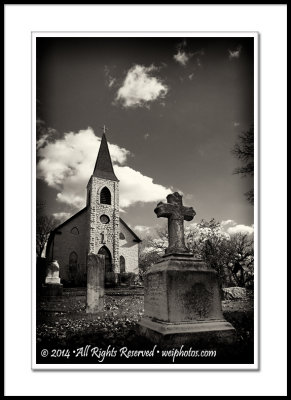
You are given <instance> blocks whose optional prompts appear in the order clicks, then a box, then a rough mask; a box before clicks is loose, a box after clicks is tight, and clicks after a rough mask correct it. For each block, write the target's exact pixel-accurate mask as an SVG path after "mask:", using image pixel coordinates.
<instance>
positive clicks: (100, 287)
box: [86, 254, 105, 314]
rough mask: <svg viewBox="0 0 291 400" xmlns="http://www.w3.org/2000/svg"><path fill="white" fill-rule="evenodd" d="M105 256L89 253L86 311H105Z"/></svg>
mask: <svg viewBox="0 0 291 400" xmlns="http://www.w3.org/2000/svg"><path fill="white" fill-rule="evenodd" d="M104 276H105V256H104V255H100V254H89V255H88V261H87V300H86V312H87V313H91V314H93V313H98V312H103V308H104Z"/></svg>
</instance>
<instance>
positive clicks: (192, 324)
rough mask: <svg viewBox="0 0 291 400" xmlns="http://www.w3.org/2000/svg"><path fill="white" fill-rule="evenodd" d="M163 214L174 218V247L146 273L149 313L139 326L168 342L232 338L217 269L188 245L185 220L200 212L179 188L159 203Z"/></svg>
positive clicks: (171, 232) (170, 228)
mask: <svg viewBox="0 0 291 400" xmlns="http://www.w3.org/2000/svg"><path fill="white" fill-rule="evenodd" d="M154 211H155V213H156V214H157V217H158V218H159V217H166V218H168V236H169V247H168V248H167V249H166V250H165V255H164V256H163V259H162V260H161V261H160V262H158V263H156V264H155V265H153V266H152V267H151V268H150V269H149V270H148V271H147V273H146V276H145V300H144V310H145V312H144V317H143V318H142V320H141V321H140V323H139V331H140V333H141V334H142V335H145V336H146V337H147V338H148V339H150V340H151V341H153V342H155V343H160V344H162V345H170V346H174V345H180V344H186V343H197V341H207V342H208V341H212V340H217V341H221V340H222V341H232V339H233V337H234V332H235V330H234V328H233V326H232V325H231V324H230V323H228V322H227V321H226V320H225V319H224V317H223V314H222V309H221V299H220V290H219V285H218V281H217V273H216V271H215V270H213V269H211V268H209V267H208V266H207V264H206V263H205V262H204V261H202V260H200V259H199V260H197V259H194V257H193V254H192V253H190V250H189V249H188V248H187V247H186V245H185V238H184V226H183V225H184V220H187V221H191V220H192V219H193V217H194V216H195V214H196V213H195V211H194V210H193V208H192V207H185V206H183V204H182V196H181V195H180V194H179V193H177V192H175V193H173V194H170V195H168V196H167V203H159V204H158V205H157V207H156V208H155V210H154Z"/></svg>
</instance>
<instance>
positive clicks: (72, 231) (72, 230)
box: [71, 226, 79, 235]
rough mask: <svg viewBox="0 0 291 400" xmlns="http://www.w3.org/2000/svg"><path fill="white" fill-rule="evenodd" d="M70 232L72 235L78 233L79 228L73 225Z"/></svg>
mask: <svg viewBox="0 0 291 400" xmlns="http://www.w3.org/2000/svg"><path fill="white" fill-rule="evenodd" d="M71 234H72V235H79V229H78V228H77V227H76V226H74V228H72V229H71Z"/></svg>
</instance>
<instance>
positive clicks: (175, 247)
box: [154, 192, 196, 255]
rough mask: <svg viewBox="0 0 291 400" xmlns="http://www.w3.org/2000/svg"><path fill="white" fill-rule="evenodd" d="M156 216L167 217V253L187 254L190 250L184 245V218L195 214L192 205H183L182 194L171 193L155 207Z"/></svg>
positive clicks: (187, 218) (189, 218)
mask: <svg viewBox="0 0 291 400" xmlns="http://www.w3.org/2000/svg"><path fill="white" fill-rule="evenodd" d="M154 211H155V213H156V214H157V217H158V218H160V217H165V218H168V237H169V247H168V248H167V249H166V250H165V253H166V255H167V254H176V255H177V254H189V253H190V250H189V249H188V248H187V247H186V245H185V237H184V220H186V221H191V220H192V219H193V218H194V216H195V214H196V213H195V211H194V210H193V208H192V207H185V206H183V202H182V196H181V195H180V194H179V193H178V192H175V193H172V194H169V195H168V196H167V203H162V202H160V203H159V204H158V205H157V207H156V208H155V210H154Z"/></svg>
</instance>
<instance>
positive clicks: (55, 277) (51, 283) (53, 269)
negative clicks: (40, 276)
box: [43, 260, 63, 296]
mask: <svg viewBox="0 0 291 400" xmlns="http://www.w3.org/2000/svg"><path fill="white" fill-rule="evenodd" d="M62 294H63V285H62V284H61V278H60V266H59V263H58V262H57V260H52V261H51V262H49V263H48V265H47V270H46V278H45V284H44V285H43V295H45V296H61V295H62Z"/></svg>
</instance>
